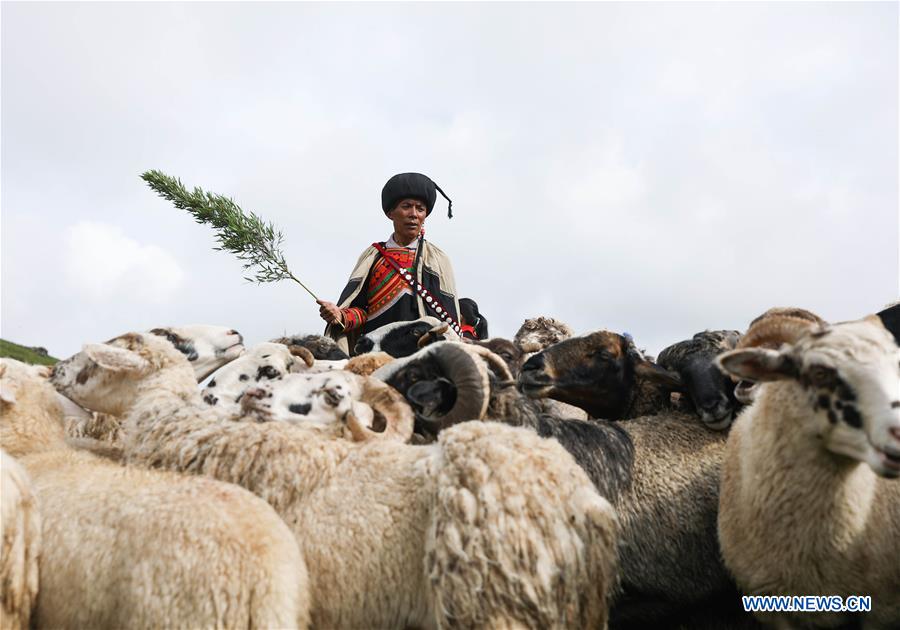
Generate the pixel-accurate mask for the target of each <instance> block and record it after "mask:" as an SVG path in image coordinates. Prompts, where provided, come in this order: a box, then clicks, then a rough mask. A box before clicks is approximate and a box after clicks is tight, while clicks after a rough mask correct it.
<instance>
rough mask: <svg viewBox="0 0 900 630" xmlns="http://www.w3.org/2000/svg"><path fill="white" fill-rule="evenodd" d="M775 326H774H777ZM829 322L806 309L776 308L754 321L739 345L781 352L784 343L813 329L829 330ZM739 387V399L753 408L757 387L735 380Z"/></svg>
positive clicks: (734, 378) (736, 385)
mask: <svg viewBox="0 0 900 630" xmlns="http://www.w3.org/2000/svg"><path fill="white" fill-rule="evenodd" d="M773 322H774V323H773ZM825 325H827V324H826V322H825V320H824V319H822V318H821V317H819V316H818V315H816V314H815V313H813V312H811V311H807V310H806V309H802V308H797V307H793V306H776V307H773V308H770V309H769V310H767V311H766V312H765V313H763V314H762V315H760V316H759V317H756V318H754V319H753V321H752V322H750V327H749V328H748V329H747V332H746V333H744V335H743V336H742V337H741V338H740V340H738V342H737V344H735V348H736V349H741V348H769V349H772V350H777V349H778V348H779V347H781V345H782V344H784V343H792V342H793V341H795V340H796V339H797V338H798V337H799V336H800V335H802V334H803V333H804V332H806V331H807V330H808V329H809V328H811V327H816V326H825ZM731 380H732V382H734V383H735V387H734V396H735V399H736V400H738V401H739V402H741V403H742V404H745V405H749V404H750V403H752V402H753V397H754V396H755V395H756V390H757V384H756V382H755V381H751V380H748V379H738V378H736V377H735V376H732V377H731Z"/></svg>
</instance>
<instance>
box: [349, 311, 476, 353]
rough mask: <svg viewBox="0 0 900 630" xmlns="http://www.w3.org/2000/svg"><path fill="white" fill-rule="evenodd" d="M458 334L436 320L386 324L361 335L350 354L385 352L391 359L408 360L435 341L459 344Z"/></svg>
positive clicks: (421, 319) (427, 319)
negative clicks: (400, 358) (406, 358)
mask: <svg viewBox="0 0 900 630" xmlns="http://www.w3.org/2000/svg"><path fill="white" fill-rule="evenodd" d="M459 340H460V339H459V335H457V334H456V333H455V332H453V331H452V330H450V329H449V327H448V326H447V324H445V323H444V322H442V321H441V320H439V319H438V318H436V317H431V316H426V317H420V318H419V319H415V320H412V321H404V322H393V323H391V324H385V325H384V326H382V327H381V328H377V329H375V330H373V331H372V332H370V333H368V334H366V335H363V336H362V337H360V338H359V340H358V341H357V342H356V346H354V348H353V354H355V355H359V354H363V353H366V352H377V351H382V352H387V353H388V354H389V355H391V356H392V357H398V358H399V357H408V356H410V355H411V354H413V353H415V352H416V351H417V350H419V349H420V348H422V347H423V346H426V345H429V344H432V343H435V342H436V341H459Z"/></svg>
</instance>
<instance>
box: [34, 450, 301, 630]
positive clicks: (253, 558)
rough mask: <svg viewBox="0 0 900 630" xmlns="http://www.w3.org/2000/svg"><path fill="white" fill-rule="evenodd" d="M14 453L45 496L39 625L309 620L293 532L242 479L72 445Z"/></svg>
mask: <svg viewBox="0 0 900 630" xmlns="http://www.w3.org/2000/svg"><path fill="white" fill-rule="evenodd" d="M22 464H23V466H24V467H25V468H26V469H27V470H28V471H29V473H30V474H31V476H32V479H33V480H34V486H35V490H36V493H37V495H38V496H39V498H40V501H41V505H42V507H43V508H44V515H43V550H42V553H41V559H40V571H41V589H40V594H39V597H38V603H37V608H36V609H35V613H34V620H35V623H36V625H37V626H38V627H48V628H86V627H91V628H124V627H129V628H151V627H160V626H170V627H234V628H274V627H279V628H284V627H297V626H300V627H305V626H306V625H307V624H308V610H309V602H308V599H307V598H308V593H307V588H308V585H307V583H306V580H307V576H306V570H305V565H304V562H303V559H302V557H301V555H300V553H299V549H298V547H297V545H296V542H295V541H294V538H293V536H292V535H291V532H290V531H289V530H288V528H287V526H286V525H285V524H284V523H283V522H282V521H281V519H280V518H278V516H277V515H276V514H275V513H274V512H273V511H272V510H271V509H270V508H269V506H267V505H266V504H265V503H264V502H262V501H260V500H259V499H257V498H256V497H254V496H252V495H251V494H250V493H248V492H247V491H245V490H243V489H241V488H238V487H235V486H231V485H228V484H222V483H219V482H216V481H212V480H208V479H198V478H187V477H182V476H180V475H176V474H170V473H164V472H160V471H147V470H141V469H136V468H130V467H119V466H116V465H114V464H109V463H105V462H103V461H101V460H98V459H97V458H95V457H93V456H91V455H89V454H86V453H77V452H73V451H57V452H47V453H39V454H34V455H29V456H26V457H23V458H22Z"/></svg>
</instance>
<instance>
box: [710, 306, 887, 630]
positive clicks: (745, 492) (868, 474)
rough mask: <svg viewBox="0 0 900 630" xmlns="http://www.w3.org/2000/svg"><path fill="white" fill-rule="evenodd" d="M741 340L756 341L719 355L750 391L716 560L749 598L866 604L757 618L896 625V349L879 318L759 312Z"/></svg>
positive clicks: (737, 427)
mask: <svg viewBox="0 0 900 630" xmlns="http://www.w3.org/2000/svg"><path fill="white" fill-rule="evenodd" d="M751 335H752V336H753V337H754V338H755V339H756V340H757V341H756V344H755V345H754V346H750V347H747V348H742V349H737V350H733V351H730V352H728V353H725V354H723V355H721V356H720V357H719V358H718V361H719V363H720V365H721V366H722V367H723V369H725V370H727V371H728V372H729V373H731V374H734V375H735V376H737V377H739V378H747V379H750V380H752V381H753V382H757V383H759V386H758V389H757V391H756V394H755V399H754V402H753V404H752V405H750V406H749V407H747V408H746V409H745V410H744V412H743V413H742V414H741V415H740V416H738V418H737V420H736V422H735V424H734V426H733V427H732V429H731V434H730V436H729V440H728V451H727V457H726V458H725V464H724V466H723V472H722V493H721V503H720V508H719V537H720V540H721V545H722V554H723V557H724V559H725V564H726V565H727V566H728V568H729V569H730V570H731V572H732V573H733V574H734V576H735V578H736V579H737V582H738V584H739V585H740V587H741V588H742V590H744V591H745V592H746V593H748V594H752V595H784V594H828V595H840V596H842V597H844V598H846V597H847V596H849V595H869V596H871V598H872V601H871V603H872V610H871V611H870V612H866V613H863V614H856V615H854V614H853V613H847V612H824V613H813V612H806V613H803V612H799V611H798V612H793V613H783V614H780V615H774V614H772V613H770V614H766V615H761V617H763V618H765V620H766V621H768V622H775V623H778V624H781V626H782V627H787V626H790V627H804V628H809V627H820V628H834V627H848V626H851V627H863V628H885V629H886V628H898V627H900V562H898V561H897V559H898V558H900V481H898V480H897V478H898V477H900V366H898V363H900V350H898V347H897V344H896V343H895V342H894V339H893V337H892V335H891V334H890V332H889V331H888V330H886V329H885V327H884V326H883V324H882V322H881V320H880V319H879V318H878V317H876V316H870V317H867V318H866V319H864V320H860V321H856V322H843V323H840V324H834V325H827V324H816V323H811V322H809V321H803V320H798V319H797V318H790V317H788V318H772V317H770V318H768V319H767V320H766V321H762V322H759V323H758V325H756V326H751V329H750V330H748V331H747V334H746V336H745V337H750V336H751ZM767 340H773V341H771V343H769V342H767ZM772 346H775V347H774V348H773V347H772Z"/></svg>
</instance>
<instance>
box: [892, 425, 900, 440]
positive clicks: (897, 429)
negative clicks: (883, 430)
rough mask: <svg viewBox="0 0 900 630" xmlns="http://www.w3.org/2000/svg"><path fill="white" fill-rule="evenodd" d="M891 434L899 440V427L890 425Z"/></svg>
mask: <svg viewBox="0 0 900 630" xmlns="http://www.w3.org/2000/svg"><path fill="white" fill-rule="evenodd" d="M891 435H893V436H894V438H896V439H898V440H900V427H891Z"/></svg>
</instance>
